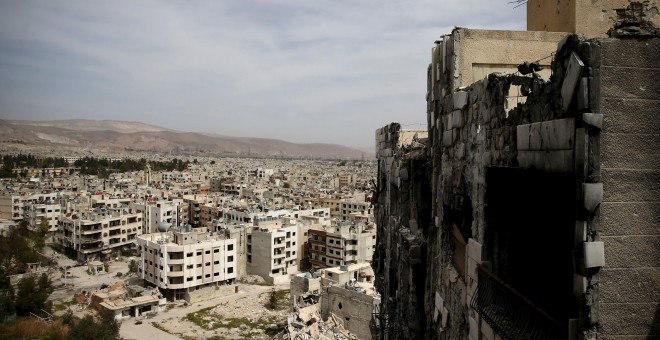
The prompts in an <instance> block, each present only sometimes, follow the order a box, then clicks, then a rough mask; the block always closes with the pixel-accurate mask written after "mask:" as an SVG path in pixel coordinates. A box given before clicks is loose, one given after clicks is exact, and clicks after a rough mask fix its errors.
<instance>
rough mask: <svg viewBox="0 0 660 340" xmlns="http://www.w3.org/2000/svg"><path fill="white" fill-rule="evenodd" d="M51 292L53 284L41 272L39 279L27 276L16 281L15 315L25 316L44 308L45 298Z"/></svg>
mask: <svg viewBox="0 0 660 340" xmlns="http://www.w3.org/2000/svg"><path fill="white" fill-rule="evenodd" d="M52 292H53V286H52V284H51V282H50V279H49V278H48V275H46V274H42V275H41V277H39V279H35V278H34V276H27V277H24V278H23V279H21V281H19V282H18V289H17V292H16V302H15V303H16V315H19V316H27V315H30V313H38V312H39V311H40V310H42V309H46V300H47V299H48V296H49V295H50V293H52Z"/></svg>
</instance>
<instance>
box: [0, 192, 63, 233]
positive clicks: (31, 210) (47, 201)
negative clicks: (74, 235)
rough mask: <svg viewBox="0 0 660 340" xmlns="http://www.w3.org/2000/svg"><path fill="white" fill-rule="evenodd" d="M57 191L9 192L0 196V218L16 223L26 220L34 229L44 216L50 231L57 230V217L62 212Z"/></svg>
mask: <svg viewBox="0 0 660 340" xmlns="http://www.w3.org/2000/svg"><path fill="white" fill-rule="evenodd" d="M59 202H60V200H59V196H58V194H57V193H33V194H27V195H15V194H8V195H2V196H0V218H4V219H8V220H12V221H14V222H16V223H18V222H20V221H22V220H26V221H27V222H28V224H29V227H30V228H32V229H34V228H36V227H37V226H38V225H39V224H40V223H41V220H42V218H45V219H46V221H48V226H49V231H52V232H54V231H56V230H57V223H58V222H57V219H58V218H59V216H60V214H61V213H62V208H61V206H60V203H59Z"/></svg>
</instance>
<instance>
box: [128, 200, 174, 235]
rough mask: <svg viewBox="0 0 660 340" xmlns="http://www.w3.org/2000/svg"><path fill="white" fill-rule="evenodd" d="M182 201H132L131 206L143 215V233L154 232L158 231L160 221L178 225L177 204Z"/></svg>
mask: <svg viewBox="0 0 660 340" xmlns="http://www.w3.org/2000/svg"><path fill="white" fill-rule="evenodd" d="M182 203H183V201H182V200H177V199H175V200H172V201H166V200H157V201H150V202H146V203H134V204H132V205H131V206H132V207H134V208H135V209H136V210H137V211H138V212H141V213H142V216H143V223H142V226H143V230H144V233H145V234H149V233H155V232H157V231H158V229H157V228H158V224H159V223H161V222H165V223H169V224H170V225H180V223H181V218H180V216H179V206H180V205H181V204H182Z"/></svg>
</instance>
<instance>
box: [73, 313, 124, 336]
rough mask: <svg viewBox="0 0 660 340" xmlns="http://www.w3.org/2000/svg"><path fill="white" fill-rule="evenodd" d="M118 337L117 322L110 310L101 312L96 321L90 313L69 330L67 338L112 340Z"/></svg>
mask: <svg viewBox="0 0 660 340" xmlns="http://www.w3.org/2000/svg"><path fill="white" fill-rule="evenodd" d="M118 338H119V324H118V323H117V321H116V320H115V315H114V313H113V312H112V311H109V310H104V311H103V312H101V315H100V320H99V321H98V322H97V321H95V320H94V318H93V317H92V316H90V315H87V316H86V317H85V318H83V319H82V320H80V321H79V322H78V323H77V324H76V325H75V326H74V327H73V328H71V332H69V340H78V339H80V340H87V339H94V340H114V339H118Z"/></svg>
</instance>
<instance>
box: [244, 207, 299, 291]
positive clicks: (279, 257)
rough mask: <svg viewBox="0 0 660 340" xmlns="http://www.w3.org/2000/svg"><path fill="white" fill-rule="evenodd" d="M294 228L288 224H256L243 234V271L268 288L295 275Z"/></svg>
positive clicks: (279, 222) (282, 221) (289, 222)
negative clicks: (244, 253)
mask: <svg viewBox="0 0 660 340" xmlns="http://www.w3.org/2000/svg"><path fill="white" fill-rule="evenodd" d="M297 241H298V227H297V225H296V224H294V223H292V222H291V221H290V220H286V219H285V220H274V221H262V222H258V225H257V226H255V227H253V228H252V229H248V230H247V271H248V274H254V275H259V276H261V277H262V278H264V280H266V281H267V282H269V283H272V284H279V283H282V282H284V281H285V280H286V279H287V275H288V274H295V273H297V272H298V260H297V258H298V244H297Z"/></svg>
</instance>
